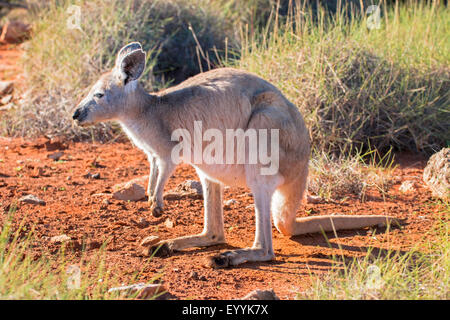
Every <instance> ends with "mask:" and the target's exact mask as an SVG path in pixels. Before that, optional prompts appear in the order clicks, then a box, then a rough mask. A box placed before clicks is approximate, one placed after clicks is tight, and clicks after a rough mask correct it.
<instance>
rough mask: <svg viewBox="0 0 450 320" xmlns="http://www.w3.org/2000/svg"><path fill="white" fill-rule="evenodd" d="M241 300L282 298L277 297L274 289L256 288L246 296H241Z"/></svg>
mask: <svg viewBox="0 0 450 320" xmlns="http://www.w3.org/2000/svg"><path fill="white" fill-rule="evenodd" d="M240 300H280V298H278V297H277V295H276V294H275V292H274V291H273V289H269V290H259V289H256V290H254V291H252V292H250V293H249V294H247V295H246V296H245V297H243V298H241V299H240Z"/></svg>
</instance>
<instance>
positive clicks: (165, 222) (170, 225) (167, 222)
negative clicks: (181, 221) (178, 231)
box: [164, 218, 175, 229]
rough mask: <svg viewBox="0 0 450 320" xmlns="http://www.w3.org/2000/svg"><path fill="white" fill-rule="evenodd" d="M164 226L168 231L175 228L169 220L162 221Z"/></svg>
mask: <svg viewBox="0 0 450 320" xmlns="http://www.w3.org/2000/svg"><path fill="white" fill-rule="evenodd" d="M164 225H165V226H166V228H169V229H172V228H173V227H174V226H175V224H174V222H173V221H172V220H170V219H169V218H167V219H166V221H164Z"/></svg>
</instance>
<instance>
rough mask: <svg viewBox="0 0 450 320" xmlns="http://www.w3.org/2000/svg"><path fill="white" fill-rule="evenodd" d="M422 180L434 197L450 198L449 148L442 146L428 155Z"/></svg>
mask: <svg viewBox="0 0 450 320" xmlns="http://www.w3.org/2000/svg"><path fill="white" fill-rule="evenodd" d="M423 181H424V182H425V184H426V185H427V186H428V188H430V189H431V191H432V193H433V196H434V197H437V198H441V199H443V200H448V199H450V148H444V149H442V150H441V151H439V152H437V153H435V154H434V155H432V156H431V157H430V159H429V160H428V163H427V166H426V167H425V169H424V171H423Z"/></svg>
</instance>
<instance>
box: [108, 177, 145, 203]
mask: <svg viewBox="0 0 450 320" xmlns="http://www.w3.org/2000/svg"><path fill="white" fill-rule="evenodd" d="M114 190H117V191H116V192H114V193H113V198H114V199H117V200H123V201H128V200H130V201H139V200H141V199H143V198H145V189H144V187H142V186H141V185H139V184H137V183H134V182H132V181H130V182H128V183H125V184H119V185H116V186H114Z"/></svg>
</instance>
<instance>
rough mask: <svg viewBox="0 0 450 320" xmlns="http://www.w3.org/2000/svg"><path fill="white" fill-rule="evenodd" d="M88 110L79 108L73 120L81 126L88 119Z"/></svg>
mask: <svg viewBox="0 0 450 320" xmlns="http://www.w3.org/2000/svg"><path fill="white" fill-rule="evenodd" d="M87 114H88V113H87V110H86V108H78V109H76V110H75V112H74V114H73V116H72V119H73V120H74V121H77V122H78V123H79V124H81V123H82V122H83V121H84V120H85V119H86V117H87Z"/></svg>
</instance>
